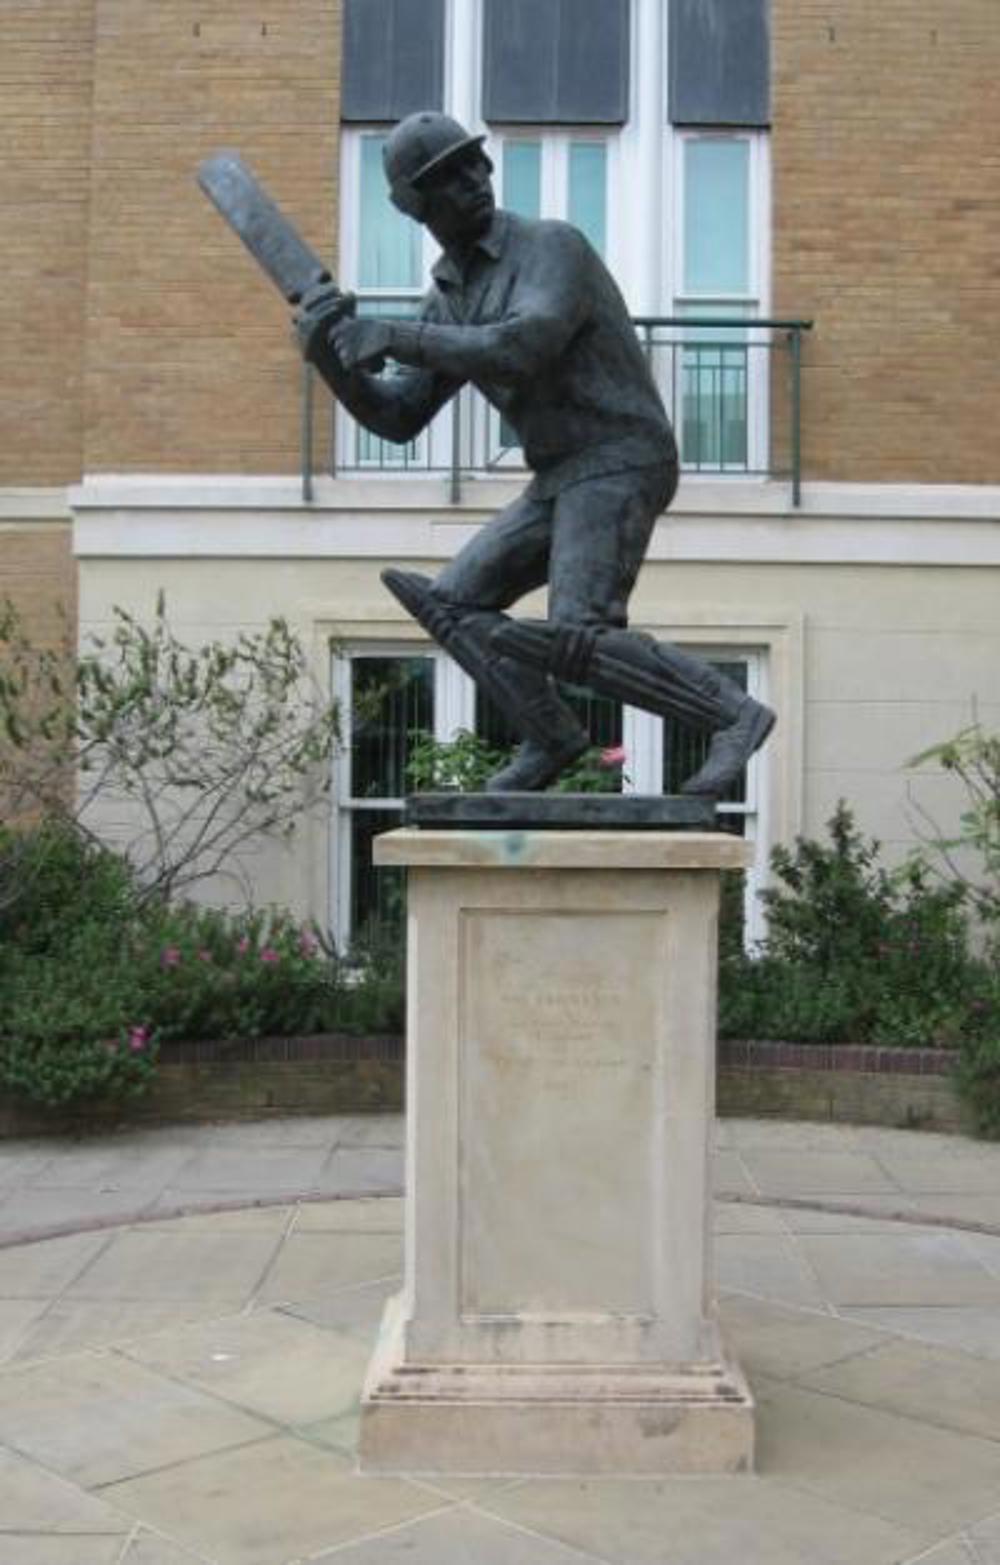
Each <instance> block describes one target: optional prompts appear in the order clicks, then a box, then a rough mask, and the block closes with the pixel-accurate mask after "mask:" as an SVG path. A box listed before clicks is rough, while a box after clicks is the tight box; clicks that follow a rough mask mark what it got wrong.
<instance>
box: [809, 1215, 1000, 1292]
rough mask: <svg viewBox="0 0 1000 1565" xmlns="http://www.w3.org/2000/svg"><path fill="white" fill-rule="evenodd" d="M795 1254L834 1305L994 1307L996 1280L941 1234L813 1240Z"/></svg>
mask: <svg viewBox="0 0 1000 1565" xmlns="http://www.w3.org/2000/svg"><path fill="white" fill-rule="evenodd" d="M799 1251H800V1253H801V1255H802V1257H803V1258H804V1260H805V1261H806V1262H807V1263H808V1265H809V1266H811V1267H812V1269H813V1271H814V1272H815V1274H816V1276H817V1277H818V1279H819V1282H820V1285H821V1287H822V1289H823V1292H824V1295H825V1297H826V1298H828V1299H830V1300H832V1301H833V1303H834V1304H837V1305H865V1304H869V1305H871V1304H911V1305H912V1304H986V1303H991V1304H997V1305H1000V1277H995V1276H992V1275H991V1274H990V1272H989V1271H987V1269H986V1267H985V1266H983V1265H982V1264H981V1263H980V1261H979V1260H977V1259H976V1257H975V1256H973V1255H972V1254H970V1252H969V1250H968V1248H967V1247H966V1245H965V1244H964V1243H963V1240H962V1237H961V1236H960V1235H957V1234H954V1233H949V1232H947V1231H945V1230H942V1229H937V1230H932V1231H929V1232H915V1233H913V1232H909V1231H903V1232H901V1233H900V1234H898V1235H892V1234H837V1235H833V1234H830V1235H822V1234H812V1235H808V1236H804V1237H802V1238H801V1239H800V1240H799Z"/></svg>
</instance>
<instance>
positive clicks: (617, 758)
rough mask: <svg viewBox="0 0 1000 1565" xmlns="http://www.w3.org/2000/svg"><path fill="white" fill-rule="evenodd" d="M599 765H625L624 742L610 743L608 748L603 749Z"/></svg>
mask: <svg viewBox="0 0 1000 1565" xmlns="http://www.w3.org/2000/svg"><path fill="white" fill-rule="evenodd" d="M599 765H601V766H624V765H625V746H624V745H623V744H613V745H610V746H609V747H608V749H607V750H602V751H601V755H600V761H599Z"/></svg>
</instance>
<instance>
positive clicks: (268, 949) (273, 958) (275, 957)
mask: <svg viewBox="0 0 1000 1565" xmlns="http://www.w3.org/2000/svg"><path fill="white" fill-rule="evenodd" d="M260 959H261V961H262V962H280V961H281V957H280V956H279V954H278V952H277V951H276V950H275V949H274V947H273V946H265V947H264V949H263V950H262V951H261V953H260Z"/></svg>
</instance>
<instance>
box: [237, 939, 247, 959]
mask: <svg viewBox="0 0 1000 1565" xmlns="http://www.w3.org/2000/svg"><path fill="white" fill-rule="evenodd" d="M249 949H250V937H249V935H244V936H243V938H242V939H241V940H237V942H236V950H237V952H238V954H239V955H240V956H246V954H247V952H248V951H249Z"/></svg>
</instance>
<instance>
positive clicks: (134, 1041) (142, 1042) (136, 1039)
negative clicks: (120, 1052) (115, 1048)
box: [128, 1027, 149, 1054]
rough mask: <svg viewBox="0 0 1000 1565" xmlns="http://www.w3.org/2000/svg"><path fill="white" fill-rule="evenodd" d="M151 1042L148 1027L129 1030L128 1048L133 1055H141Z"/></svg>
mask: <svg viewBox="0 0 1000 1565" xmlns="http://www.w3.org/2000/svg"><path fill="white" fill-rule="evenodd" d="M148 1042H149V1028H148V1027H130V1028H129V1030H128V1046H129V1048H130V1049H131V1050H132V1052H133V1054H138V1053H140V1051H141V1050H143V1049H144V1048H145V1047H146V1044H147V1043H148Z"/></svg>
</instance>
